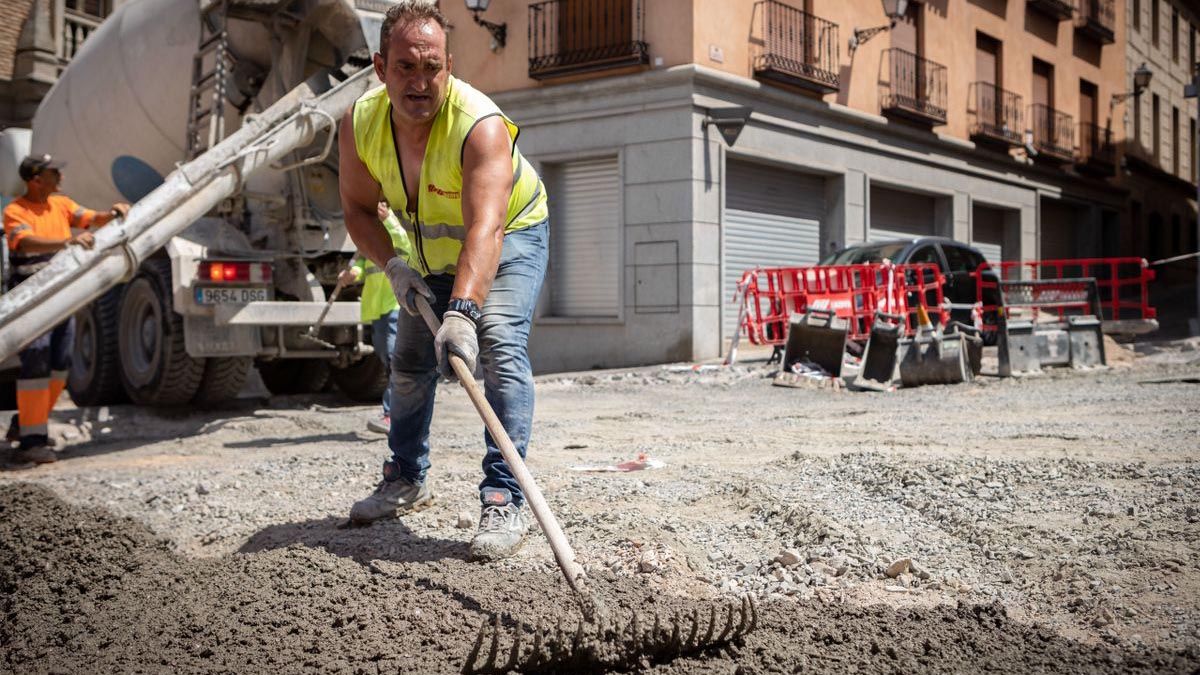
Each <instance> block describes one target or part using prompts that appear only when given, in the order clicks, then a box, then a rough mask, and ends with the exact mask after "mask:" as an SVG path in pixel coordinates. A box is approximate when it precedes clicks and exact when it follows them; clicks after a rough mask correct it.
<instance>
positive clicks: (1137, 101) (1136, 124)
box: [1133, 96, 1144, 148]
mask: <svg viewBox="0 0 1200 675" xmlns="http://www.w3.org/2000/svg"><path fill="white" fill-rule="evenodd" d="M1133 145H1134V147H1138V148H1141V147H1144V146H1143V145H1142V97H1141V96H1134V97H1133Z"/></svg>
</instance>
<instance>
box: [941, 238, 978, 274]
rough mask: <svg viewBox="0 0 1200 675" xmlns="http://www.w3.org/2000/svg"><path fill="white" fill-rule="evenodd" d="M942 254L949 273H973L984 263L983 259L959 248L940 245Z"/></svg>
mask: <svg viewBox="0 0 1200 675" xmlns="http://www.w3.org/2000/svg"><path fill="white" fill-rule="evenodd" d="M942 253H944V254H946V264H947V265H949V267H950V271H951V272H974V271H975V270H977V269H979V266H980V265H982V264H983V263H984V260H983V258H981V257H979V256H977V255H975V254H974V253H972V252H971V251H970V250H968V249H965V248H962V247H960V246H951V245H949V244H942Z"/></svg>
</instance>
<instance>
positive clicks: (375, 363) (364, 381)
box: [332, 356, 388, 403]
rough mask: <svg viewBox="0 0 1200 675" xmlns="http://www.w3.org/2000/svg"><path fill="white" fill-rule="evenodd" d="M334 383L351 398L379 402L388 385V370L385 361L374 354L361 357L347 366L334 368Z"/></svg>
mask: <svg viewBox="0 0 1200 675" xmlns="http://www.w3.org/2000/svg"><path fill="white" fill-rule="evenodd" d="M332 375H333V383H334V384H335V385H337V388H338V390H339V391H341V392H342V393H343V394H345V395H346V396H347V397H348V398H349V399H350V400H352V401H358V402H360V403H370V402H372V401H374V402H378V401H379V399H380V398H382V397H383V391H384V389H387V386H388V371H387V368H385V367H384V365H383V361H380V360H379V359H378V358H376V357H374V356H368V357H366V358H363V359H360V360H359V361H358V363H355V364H353V365H350V366H347V367H345V368H334V369H333V373H332Z"/></svg>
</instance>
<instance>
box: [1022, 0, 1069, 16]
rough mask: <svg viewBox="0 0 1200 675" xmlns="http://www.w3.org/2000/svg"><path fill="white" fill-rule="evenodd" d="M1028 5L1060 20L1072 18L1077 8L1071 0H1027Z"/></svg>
mask: <svg viewBox="0 0 1200 675" xmlns="http://www.w3.org/2000/svg"><path fill="white" fill-rule="evenodd" d="M1026 2H1027V3H1028V5H1029V6H1030V7H1032V8H1033V9H1036V10H1038V11H1040V12H1042V13H1043V14H1048V15H1050V16H1052V17H1054V18H1055V19H1058V20H1059V21H1062V20H1063V19H1069V18H1071V14H1072V13H1074V10H1075V8H1074V7H1072V6H1071V5H1072V2H1071V0H1026Z"/></svg>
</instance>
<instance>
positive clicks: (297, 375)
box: [258, 359, 329, 396]
mask: <svg viewBox="0 0 1200 675" xmlns="http://www.w3.org/2000/svg"><path fill="white" fill-rule="evenodd" d="M258 374H259V375H261V376H262V380H263V384H265V385H266V386H267V389H268V390H269V391H270V392H271V393H272V394H274V395H276V396H290V395H292V394H316V393H318V392H320V391H321V390H322V389H324V388H325V383H326V382H328V381H329V363H327V362H325V361H322V360H320V359H284V360H280V361H260V362H259V364H258Z"/></svg>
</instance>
